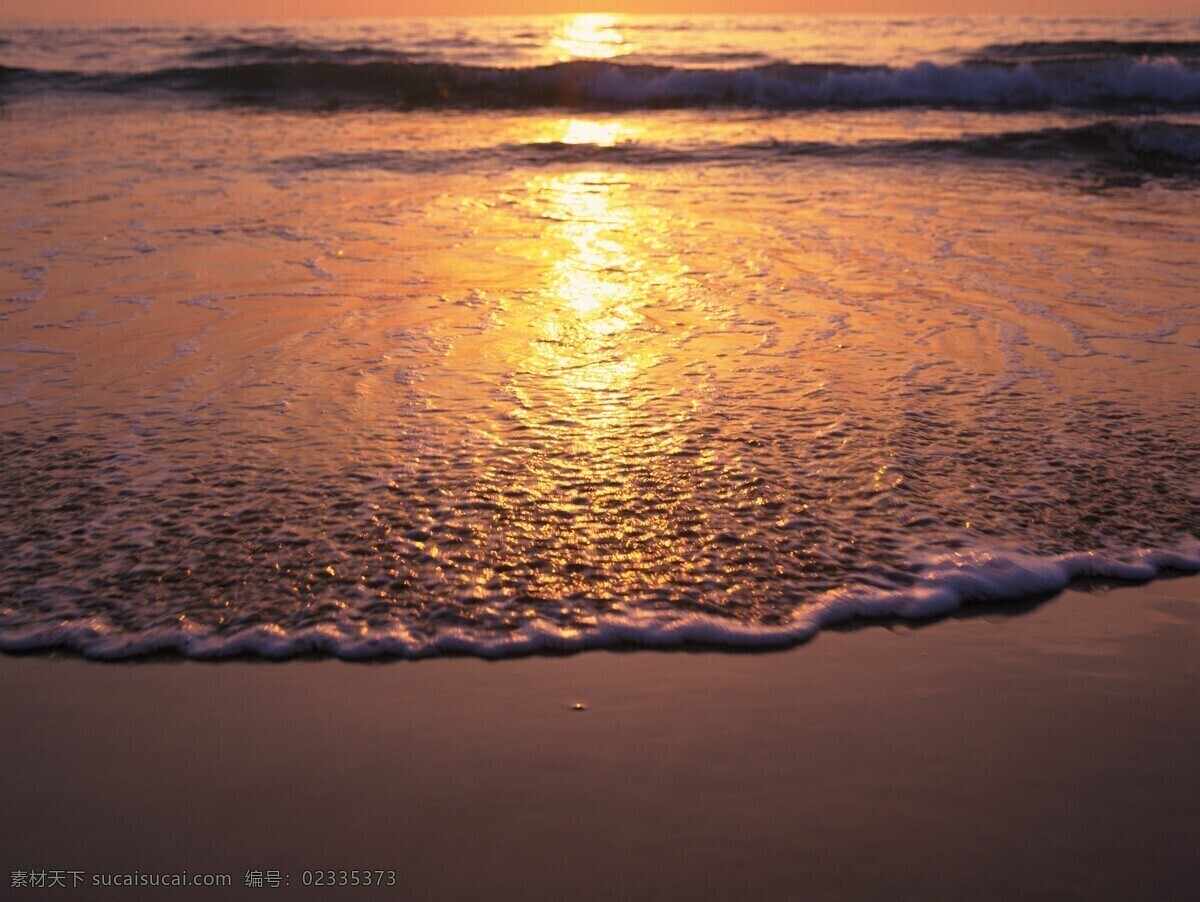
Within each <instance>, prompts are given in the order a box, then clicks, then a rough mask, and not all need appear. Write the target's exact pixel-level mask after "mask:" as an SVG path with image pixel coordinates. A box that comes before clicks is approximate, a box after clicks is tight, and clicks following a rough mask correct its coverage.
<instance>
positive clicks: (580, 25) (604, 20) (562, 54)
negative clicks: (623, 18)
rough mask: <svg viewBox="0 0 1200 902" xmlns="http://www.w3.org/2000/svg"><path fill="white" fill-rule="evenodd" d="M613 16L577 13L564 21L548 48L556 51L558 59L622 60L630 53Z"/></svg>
mask: <svg viewBox="0 0 1200 902" xmlns="http://www.w3.org/2000/svg"><path fill="white" fill-rule="evenodd" d="M618 24H619V20H618V18H617V17H616V16H610V15H604V14H602V13H581V14H579V15H576V16H572V17H570V18H569V19H567V20H566V21H565V22H563V24H562V25H561V26H560V27H559V29H558V32H557V34H555V36H554V38H553V39H552V40H551V42H550V43H551V46H553V47H554V48H556V49H557V50H558V51H559V57H558V58H559V59H560V60H561V61H564V62H565V61H568V60H573V59H591V60H603V59H613V58H615V57H618V56H625V55H626V54H629V53H632V52H633V47H632V46H631V45H630V44H628V43H627V42H626V41H625V39H624V38H623V37H622V36H621V33H620V32H619V31H618V30H617V27H616V26H617V25H618Z"/></svg>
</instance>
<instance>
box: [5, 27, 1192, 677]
mask: <svg viewBox="0 0 1200 902" xmlns="http://www.w3.org/2000/svg"><path fill="white" fill-rule="evenodd" d="M0 192H2V194H3V197H4V204H3V208H2V209H0V434H2V438H0V648H3V649H6V650H10V651H15V650H29V649H40V648H51V647H62V648H68V649H74V650H77V651H80V652H83V653H85V654H88V655H94V656H98V657H116V658H119V657H125V656H130V655H137V654H145V653H154V652H177V653H181V654H184V655H188V656H197V657H210V656H225V655H235V654H250V655H263V656H288V655H294V654H304V653H314V652H315V653H328V654H334V655H339V656H345V657H363V656H375V655H398V656H417V655H425V654H431V653H437V652H460V653H471V654H481V655H505V654H512V653H519V652H529V651H536V650H541V649H548V650H552V649H564V650H569V649H580V648H587V647H595V646H611V645H646V646H661V645H672V644H680V643H710V644H715V645H738V646H762V647H766V646H772V645H782V644H789V643H794V642H796V641H799V640H803V639H806V638H808V637H810V636H812V635H813V634H814V633H815V632H817V631H818V630H819V629H820V628H821V627H822V626H823V625H826V624H829V623H832V622H835V621H839V620H845V619H847V618H851V617H891V616H898V617H928V616H931V615H935V614H939V613H942V612H945V611H948V610H951V609H953V608H955V607H957V606H959V605H961V604H964V603H970V602H973V601H979V600H990V601H1002V600H1007V599H1015V598H1019V597H1022V596H1028V595H1031V594H1036V593H1044V592H1051V591H1055V590H1057V589H1060V588H1062V587H1063V586H1064V585H1066V584H1067V582H1068V581H1069V580H1071V579H1073V578H1076V577H1083V576H1095V577H1108V578H1121V579H1148V578H1151V577H1153V576H1155V575H1156V574H1159V573H1161V572H1163V571H1169V570H1195V569H1198V568H1200V541H1198V539H1200V419H1198V418H1197V415H1196V411H1197V403H1198V401H1200V379H1198V378H1197V375H1198V374H1200V267H1198V265H1197V263H1198V260H1200V20H1181V19H1176V20H1157V19H1149V18H1143V19H1136V18H1135V19H1122V20H1103V19H1096V20H1077V19H1059V20H1052V19H990V18H904V19H888V18H864V19H850V18H839V17H827V18H786V19H781V18H725V19H710V18H699V17H687V18H680V17H674V18H639V17H615V16H566V17H554V18H537V19H499V20H471V19H441V20H428V21H421V20H389V21H367V20H361V21H344V22H328V21H322V22H317V23H303V22H301V23H297V22H291V23H277V24H261V23H260V24H255V25H246V24H220V25H213V24H205V25H199V24H197V25H191V24H186V23H184V24H174V25H146V24H129V25H104V26H99V25H97V26H63V25H55V26H31V25H7V26H3V27H2V28H0Z"/></svg>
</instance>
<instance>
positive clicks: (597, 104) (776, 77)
mask: <svg viewBox="0 0 1200 902" xmlns="http://www.w3.org/2000/svg"><path fill="white" fill-rule="evenodd" d="M1023 46H1024V45H1019V47H1018V50H1019V49H1020V47H1023ZM1055 46H1056V47H1060V48H1061V45H1055ZM1187 46H1191V45H1190V44H1189V45H1187ZM204 52H205V53H207V54H209V55H210V56H212V55H213V54H215V56H214V57H213V59H215V60H217V61H218V62H219V64H216V65H188V66H179V67H170V68H162V69H156V70H153V71H149V72H135V73H128V72H126V73H105V74H83V73H78V72H51V71H44V70H35V69H20V68H0V85H2V86H3V87H4V88H5V90H6V91H11V90H21V89H25V90H39V89H40V90H47V89H49V90H53V89H66V90H99V91H106V92H115V93H122V94H127V93H139V92H160V93H162V92H166V93H185V94H200V95H204V96H210V97H212V98H214V99H216V100H218V101H223V102H240V103H257V104H264V105H279V106H301V107H303V106H306V105H318V106H324V107H331V106H333V107H336V106H341V105H351V106H364V105H368V106H384V107H395V108H400V109H406V108H447V107H461V108H470V109H481V108H482V109H487V108H494V109H514V108H522V107H564V108H587V109H634V108H652V109H653V108H680V107H693V106H729V107H747V108H768V109H813V108H835V109H842V108H848V109H855V108H872V107H904V106H919V107H956V108H966V109H980V110H1007V109H1053V108H1074V109H1093V110H1095V109H1098V110H1130V109H1132V110H1159V109H1178V110H1194V109H1200V64H1198V61H1197V58H1196V57H1193V56H1188V55H1179V56H1170V55H1162V56H1116V57H1113V56H1101V57H1099V58H1093V57H1089V56H1086V55H1084V56H1082V57H1081V56H1066V57H1063V56H1055V57H1049V58H1037V59H1029V58H1027V57H1029V56H1030V54H1029V53H1025V56H1021V55H1020V54H1019V53H1018V52H1017V50H1014V51H1013V54H1014V55H1013V59H1012V60H1009V59H1005V58H1003V54H998V55H996V54H994V55H993V56H992V57H988V58H987V59H983V60H968V61H964V62H961V63H957V64H949V65H940V64H935V63H929V62H926V63H918V64H916V65H913V66H908V67H900V68H897V67H888V66H852V65H843V64H815V63H814V64H794V63H786V64H785V63H772V64H767V65H758V66H752V67H747V68H735V69H728V68H687V67H676V66H660V65H635V64H622V63H615V62H596V61H572V62H565V63H557V64H553V65H547V66H534V67H528V68H504V67H493V66H467V65H459V64H454V63H435V62H416V61H412V60H407V59H403V58H401V59H391V60H386V61H385V60H383V59H379V58H377V56H378V51H375V50H372V49H370V48H355V47H351V48H346V49H344V50H337V51H328V50H326V51H321V52H319V53H314V52H311V51H308V50H307V49H306V48H304V47H302V46H294V45H286V46H277V47H262V46H254V47H250V48H248V49H247V48H234V49H230V48H217V49H215V50H209V51H204ZM246 53H249V54H251V55H255V59H254V60H253V61H245V60H244V59H241V58H240V56H239V55H244V54H246ZM230 57H232V59H231V58H230ZM263 57H270V58H269V59H268V58H263Z"/></svg>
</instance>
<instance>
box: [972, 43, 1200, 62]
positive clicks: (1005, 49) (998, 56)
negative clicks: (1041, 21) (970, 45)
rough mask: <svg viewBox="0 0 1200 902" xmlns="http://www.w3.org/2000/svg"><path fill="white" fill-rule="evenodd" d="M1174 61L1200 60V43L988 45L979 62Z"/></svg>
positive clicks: (984, 48) (978, 56) (980, 54)
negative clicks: (1155, 59) (1161, 59)
mask: <svg viewBox="0 0 1200 902" xmlns="http://www.w3.org/2000/svg"><path fill="white" fill-rule="evenodd" d="M1152 57H1173V58H1175V59H1178V60H1198V59H1200V41H1094V40H1093V41H1021V42H1019V43H1015V44H988V45H987V46H985V47H983V48H982V49H981V50H980V52H979V54H978V55H977V56H976V57H974V58H975V59H977V60H992V61H999V60H1003V61H1007V62H1035V61H1037V62H1046V61H1063V60H1111V59H1147V58H1152Z"/></svg>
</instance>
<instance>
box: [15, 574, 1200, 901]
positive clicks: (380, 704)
mask: <svg viewBox="0 0 1200 902" xmlns="http://www.w3.org/2000/svg"><path fill="white" fill-rule="evenodd" d="M0 671H2V673H3V680H4V691H3V693H2V694H0V720H2V722H3V724H4V729H3V732H2V734H0V735H2V738H0V753H2V755H3V761H4V768H3V774H4V776H3V792H2V795H0V798H2V799H3V806H0V819H2V822H3V829H2V835H3V858H4V869H5V870H6V871H9V872H11V871H14V870H30V869H35V870H41V869H46V870H50V869H73V870H81V871H84V872H86V875H87V876H86V879H88V880H89V881H90V880H91V876H92V874H95V873H103V872H131V871H135V870H138V871H141V872H144V873H146V872H151V871H170V872H174V871H179V870H183V869H187V870H188V871H189V872H191V873H199V872H204V871H211V872H224V873H229V874H231V875H232V876H233V881H234V886H235V888H234V889H233V890H219V891H218V890H205V889H199V888H194V887H191V888H187V889H179V890H175V891H174V892H173V893H172V892H169V891H163V890H142V891H131V890H128V889H122V890H119V891H112V890H108V891H106V890H103V889H97V888H94V887H91V886H88V887H81V888H80V889H79V890H77V891H76V894H74V895H73V896H72V897H73V898H74V897H78V898H92V899H100V898H123V899H128V898H168V897H174V896H176V895H177V896H178V897H180V898H187V899H205V898H242V897H247V898H249V897H257V896H259V895H261V894H263V893H266V894H267V895H269V896H270V897H271V898H285V897H286V898H290V897H295V896H300V897H304V898H350V899H363V900H366V899H376V898H384V897H387V898H406V899H464V898H477V899H485V898H486V899H568V898H569V899H611V898H622V899H664V898H689V899H734V898H746V899H750V898H778V899H868V898H869V899H874V898H879V899H884V898H886V899H914V900H915V899H923V900H924V899H1014V898H1021V899H1076V898H1078V899H1088V900H1097V899H1114V900H1115V899H1134V898H1138V899H1191V898H1196V897H1197V892H1198V890H1200V878H1198V875H1200V853H1198V852H1197V848H1198V847H1197V839H1198V837H1197V829H1196V817H1195V814H1196V810H1197V806H1198V803H1200V769H1198V768H1197V766H1196V759H1197V751H1198V749H1200V742H1198V739H1200V728H1198V726H1197V720H1196V713H1197V711H1198V710H1200V679H1198V678H1200V577H1187V578H1182V579H1174V580H1160V581H1157V582H1154V583H1152V584H1149V585H1147V586H1141V587H1121V588H1115V589H1113V588H1110V589H1103V590H1097V591H1095V592H1086V591H1081V590H1076V591H1069V592H1067V593H1064V594H1063V595H1061V596H1059V597H1058V598H1055V599H1053V600H1051V601H1049V602H1047V603H1044V604H1040V605H1026V606H1024V607H1023V608H1022V607H1020V606H1011V605H1010V606H1006V607H1002V608H995V609H979V608H975V609H968V610H967V611H965V612H963V613H962V615H961V616H958V617H954V618H951V619H947V620H942V621H940V622H936V623H932V624H929V625H926V626H922V627H920V628H915V629H914V628H912V627H911V626H896V627H894V628H893V627H885V626H878V625H875V626H869V627H865V628H860V629H850V630H841V631H832V632H827V633H825V634H823V635H821V636H820V637H818V638H817V639H816V640H815V641H813V642H811V643H809V644H807V645H805V646H801V647H798V648H795V649H792V650H790V651H787V652H780V653H771V654H725V653H715V652H704V653H684V652H681V653H661V652H634V653H619V652H594V653H586V654H582V655H576V656H572V657H533V658H525V659H519V660H508V661H501V662H494V663H488V662H484V661H480V660H475V659H466V658H458V659H440V660H427V661H421V662H394V663H386V664H347V663H342V662H338V661H291V662H288V663H283V664H264V663H249V662H246V663H243V662H224V663H216V664H211V663H210V664H205V663H195V662H182V663H180V662H174V663H168V662H142V663H125V664H115V665H111V664H96V663H90V662H87V661H84V660H79V659H74V658H66V657H59V656H30V657H3V658H0ZM577 702H578V703H582V704H583V705H585V707H586V709H585V710H583V711H578V712H577V711H574V710H572V705H573V704H575V703H577ZM325 868H335V869H342V868H363V869H394V870H395V871H396V873H397V880H398V884H397V887H396V888H394V889H391V890H382V889H379V888H366V887H351V888H346V889H340V890H334V891H330V890H318V889H308V890H304V889H302V888H301V887H300V885H299V884H300V882H301V880H302V872H303V871H304V870H306V869H310V870H315V869H325ZM248 870H263V871H267V870H278V871H280V872H281V873H282V874H285V875H287V878H288V879H289V880H290V886H289V887H288V888H287V889H286V890H284V889H278V890H274V889H255V890H250V889H245V888H243V887H242V882H243V879H244V875H245V872H246V871H248ZM5 879H6V880H7V879H8V878H7V877H6V878H5Z"/></svg>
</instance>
